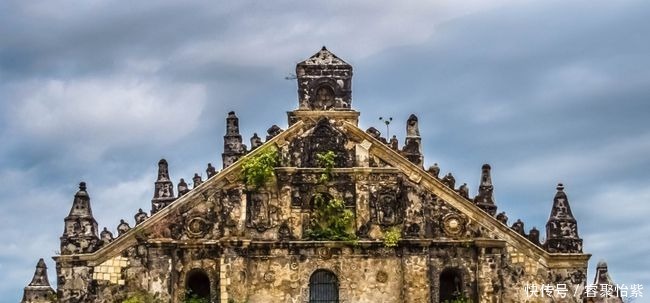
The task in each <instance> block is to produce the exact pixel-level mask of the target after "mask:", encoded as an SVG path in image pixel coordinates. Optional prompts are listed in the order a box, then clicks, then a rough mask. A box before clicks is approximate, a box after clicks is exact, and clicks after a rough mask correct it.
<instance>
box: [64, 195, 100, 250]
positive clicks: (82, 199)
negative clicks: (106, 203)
mask: <svg viewBox="0 0 650 303" xmlns="http://www.w3.org/2000/svg"><path fill="white" fill-rule="evenodd" d="M64 222H65V228H64V230H63V236H61V254H62V255H69V254H85V253H91V252H93V251H95V249H96V248H97V245H98V243H99V237H98V236H97V221H95V218H94V217H93V211H92V209H91V208H90V196H89V195H88V192H86V182H81V183H79V191H78V192H77V193H76V194H75V195H74V201H73V202H72V208H71V209H70V213H69V214H68V216H67V217H65V219H64Z"/></svg>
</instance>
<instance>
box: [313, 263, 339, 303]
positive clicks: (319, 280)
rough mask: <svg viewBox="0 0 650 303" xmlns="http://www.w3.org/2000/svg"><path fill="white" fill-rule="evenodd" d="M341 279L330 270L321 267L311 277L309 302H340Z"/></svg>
mask: <svg viewBox="0 0 650 303" xmlns="http://www.w3.org/2000/svg"><path fill="white" fill-rule="evenodd" d="M338 302H339V279H338V278H337V277H336V275H335V274H334V273H332V272H331V271H329V270H324V269H319V270H317V271H315V272H314V273H313V274H312V275H311V278H309V303H338Z"/></svg>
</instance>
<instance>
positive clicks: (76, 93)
mask: <svg viewBox="0 0 650 303" xmlns="http://www.w3.org/2000/svg"><path fill="white" fill-rule="evenodd" d="M15 98H16V103H15V105H14V106H13V108H12V112H11V114H10V121H9V127H10V128H11V129H12V130H13V132H14V134H15V135H22V136H28V137H29V138H31V139H32V140H35V141H40V142H42V143H45V144H66V143H67V144H69V148H70V151H71V152H73V153H74V152H77V153H78V156H79V157H82V158H83V157H85V158H86V159H87V160H89V161H92V160H96V159H98V158H99V156H101V155H102V153H103V152H104V151H105V150H106V149H107V148H109V147H119V146H127V145H134V144H135V145H137V144H152V145H165V144H169V143H173V142H175V141H176V140H178V139H180V138H182V137H183V136H184V135H186V134H187V133H189V132H191V131H192V130H193V129H194V128H196V127H197V125H198V121H199V120H198V117H199V115H200V113H201V110H202V109H203V106H204V103H205V98H206V93H205V89H204V87H203V86H202V85H198V84H167V83H162V82H156V81H155V80H152V81H145V80H141V79H123V78H119V77H110V78H106V79H105V78H102V79H93V78H90V79H88V78H86V79H76V80H34V81H30V82H28V83H26V84H23V85H22V86H21V89H20V90H19V93H18V95H17V96H15Z"/></svg>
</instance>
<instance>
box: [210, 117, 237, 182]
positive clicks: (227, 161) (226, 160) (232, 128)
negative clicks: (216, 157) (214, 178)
mask: <svg viewBox="0 0 650 303" xmlns="http://www.w3.org/2000/svg"><path fill="white" fill-rule="evenodd" d="M244 154H246V145H244V144H242V138H241V135H240V134H239V118H237V115H235V112H229V113H228V117H227V118H226V135H225V136H223V154H221V159H222V162H223V168H226V167H228V166H230V165H231V164H233V163H235V161H237V160H239V158H241V157H242V156H243V155H244ZM208 178H210V176H208Z"/></svg>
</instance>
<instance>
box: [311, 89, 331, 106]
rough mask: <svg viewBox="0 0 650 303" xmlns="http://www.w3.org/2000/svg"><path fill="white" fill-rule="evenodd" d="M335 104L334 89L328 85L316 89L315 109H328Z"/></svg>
mask: <svg viewBox="0 0 650 303" xmlns="http://www.w3.org/2000/svg"><path fill="white" fill-rule="evenodd" d="M333 106H334V90H333V89H332V88H331V87H329V86H326V85H323V86H321V87H319V88H318V89H317V90H316V96H315V102H314V109H321V110H328V109H330V108H332V107H333Z"/></svg>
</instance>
